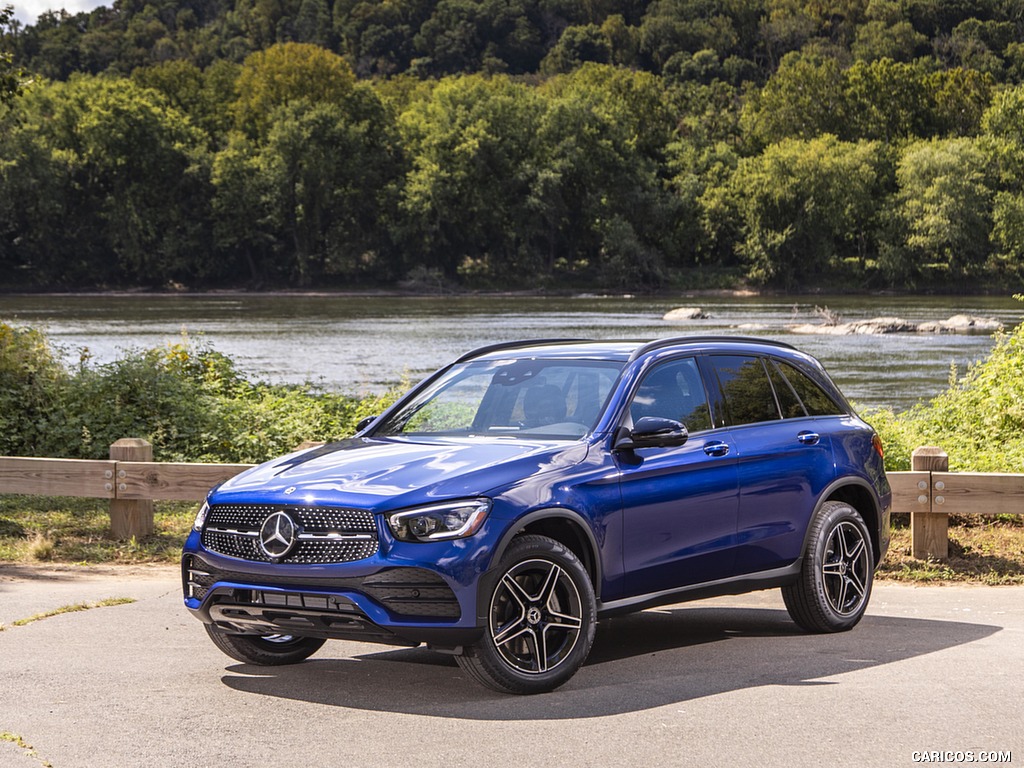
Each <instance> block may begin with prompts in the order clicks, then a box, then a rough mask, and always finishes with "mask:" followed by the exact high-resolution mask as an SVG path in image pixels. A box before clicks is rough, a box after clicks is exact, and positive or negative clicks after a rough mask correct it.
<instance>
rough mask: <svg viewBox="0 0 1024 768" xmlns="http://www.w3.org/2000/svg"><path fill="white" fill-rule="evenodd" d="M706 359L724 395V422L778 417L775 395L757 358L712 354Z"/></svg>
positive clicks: (742, 421) (759, 359) (746, 422)
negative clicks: (725, 420)
mask: <svg viewBox="0 0 1024 768" xmlns="http://www.w3.org/2000/svg"><path fill="white" fill-rule="evenodd" d="M707 359H708V362H710V363H711V366H712V367H713V368H714V369H715V373H717V374H718V383H719V384H720V385H721V387H722V394H723V395H725V410H726V419H727V422H728V423H729V424H730V425H733V426H739V425H740V424H754V423H756V422H759V421H776V420H778V419H779V418H780V417H779V407H778V405H776V403H775V393H774V392H773V391H772V385H771V382H770V381H768V374H767V372H766V371H765V369H764V364H763V363H762V362H761V358H759V357H740V356H732V355H728V356H726V355H712V356H711V357H708V358H707Z"/></svg>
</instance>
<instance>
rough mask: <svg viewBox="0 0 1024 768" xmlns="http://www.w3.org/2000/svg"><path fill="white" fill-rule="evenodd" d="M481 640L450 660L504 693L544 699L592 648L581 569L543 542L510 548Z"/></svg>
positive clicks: (588, 595) (589, 604) (589, 596)
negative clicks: (456, 661)
mask: <svg viewBox="0 0 1024 768" xmlns="http://www.w3.org/2000/svg"><path fill="white" fill-rule="evenodd" d="M488 598H489V605H488V611H487V626H486V627H485V630H484V636H483V639H481V640H480V642H479V643H477V644H475V645H473V646H471V647H469V648H467V649H466V652H465V654H464V655H462V656H458V657H456V658H457V659H458V662H459V666H460V667H462V669H463V670H465V671H466V672H467V673H468V674H469V675H470V676H471V677H472V678H473V679H475V680H476V681H477V682H479V683H482V684H483V685H485V686H487V687H488V688H491V689H493V690H496V691H500V692H502V693H519V694H523V693H543V692H546V691H551V690H554V689H555V688H557V687H558V686H560V685H562V684H564V683H565V682H566V681H568V680H569V678H571V677H572V676H573V675H574V674H576V670H578V669H579V668H580V666H581V665H582V664H583V662H584V661H585V660H586V658H587V655H588V654H589V653H590V647H591V646H592V645H593V643H594V631H595V627H596V615H597V608H596V604H595V599H594V588H593V585H592V584H591V583H590V577H589V576H588V574H587V571H586V569H585V568H584V567H583V565H582V564H581V563H580V561H579V559H577V557H576V555H574V554H573V553H572V552H571V551H570V550H569V549H568V548H567V547H565V546H564V545H562V544H560V543H559V542H557V541H554V540H552V539H549V538H547V537H545V536H521V537H519V538H517V539H516V540H514V541H513V542H512V544H511V545H510V546H509V548H508V552H507V553H506V554H505V556H504V557H503V558H502V561H501V564H500V566H499V567H498V578H497V580H496V582H495V585H494V587H493V589H492V590H491V593H490V595H489V596H488Z"/></svg>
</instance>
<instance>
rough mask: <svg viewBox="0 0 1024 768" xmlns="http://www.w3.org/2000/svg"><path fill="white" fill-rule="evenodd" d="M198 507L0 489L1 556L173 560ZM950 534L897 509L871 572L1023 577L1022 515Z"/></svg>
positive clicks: (935, 578)
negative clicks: (941, 555)
mask: <svg viewBox="0 0 1024 768" xmlns="http://www.w3.org/2000/svg"><path fill="white" fill-rule="evenodd" d="M196 506H197V505H196V504H192V503H189V502H186V503H178V502H174V503H171V502H167V503H160V502H158V503H157V505H156V512H155V515H154V523H155V528H156V532H155V533H154V534H153V535H152V536H148V537H146V538H145V539H142V540H141V541H135V540H131V541H115V540H113V539H111V538H110V537H109V526H110V517H109V515H108V514H107V506H106V504H105V503H104V502H103V501H100V500H97V499H79V498H47V497H39V496H0V563H2V562H9V563H47V562H53V563H81V564H137V563H174V564H176V563H177V562H178V559H179V557H180V556H181V545H182V544H183V543H184V541H185V538H186V536H188V531H189V528H190V527H191V525H192V520H193V519H194V515H195V510H196ZM949 539H950V541H949V554H950V556H949V559H948V560H945V561H941V562H939V561H934V560H917V559H915V558H913V557H911V555H910V519H909V515H895V516H894V524H893V531H892V544H891V545H890V548H889V554H888V556H887V557H886V559H885V562H884V563H883V564H882V567H881V569H880V570H879V572H878V576H877V578H879V579H882V580H888V581H904V582H916V583H929V584H935V583H943V582H961V583H974V584H990V585H1002V584H1024V516H1009V515H1002V516H998V517H981V516H954V517H953V518H951V520H950V526H949Z"/></svg>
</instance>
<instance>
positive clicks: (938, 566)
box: [878, 515, 1024, 585]
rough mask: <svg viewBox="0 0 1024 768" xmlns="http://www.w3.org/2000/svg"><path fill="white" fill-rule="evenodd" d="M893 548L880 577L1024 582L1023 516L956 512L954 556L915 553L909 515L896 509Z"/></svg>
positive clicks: (951, 531) (951, 527) (953, 520)
mask: <svg viewBox="0 0 1024 768" xmlns="http://www.w3.org/2000/svg"><path fill="white" fill-rule="evenodd" d="M894 518H895V520H894V524H893V531H892V542H891V544H890V545H889V554H888V555H887V556H886V558H885V562H884V563H882V567H881V568H880V569H879V572H878V578H881V579H888V580H890V581H907V582H919V583H920V582H926V583H933V584H934V583H941V582H960V583H973V584H989V585H1004V584H1024V516H1021V515H1012V516H1011V515H998V516H987V515H986V516H982V515H953V516H952V517H951V518H950V521H949V557H948V558H947V559H946V560H942V561H939V560H918V559H916V558H914V557H912V556H911V554H910V552H911V540H910V515H895V516H894Z"/></svg>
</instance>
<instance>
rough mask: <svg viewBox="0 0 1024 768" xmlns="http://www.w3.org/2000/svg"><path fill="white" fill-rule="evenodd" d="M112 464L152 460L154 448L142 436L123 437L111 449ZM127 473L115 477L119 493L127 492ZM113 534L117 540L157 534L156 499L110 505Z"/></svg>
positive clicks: (120, 500) (117, 474)
mask: <svg viewBox="0 0 1024 768" xmlns="http://www.w3.org/2000/svg"><path fill="white" fill-rule="evenodd" d="M110 458H111V460H112V461H152V460H153V446H152V445H150V444H149V443H148V442H146V441H145V440H143V439H142V438H141V437H122V438H121V439H120V440H118V441H117V442H115V443H114V444H113V445H111V446H110ZM124 479H125V473H124V471H123V470H118V471H117V473H116V476H115V477H114V488H115V491H123V490H125V487H126V486H125V484H124ZM110 532H111V535H112V536H113V537H114V538H115V539H130V538H132V537H133V536H134V537H136V538H142V537H143V536H148V535H149V534H151V533H152V532H153V500H152V499H133V500H128V499H118V498H114V499H112V500H111V502H110Z"/></svg>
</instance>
